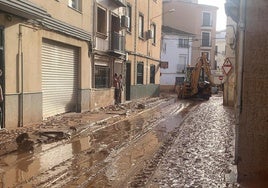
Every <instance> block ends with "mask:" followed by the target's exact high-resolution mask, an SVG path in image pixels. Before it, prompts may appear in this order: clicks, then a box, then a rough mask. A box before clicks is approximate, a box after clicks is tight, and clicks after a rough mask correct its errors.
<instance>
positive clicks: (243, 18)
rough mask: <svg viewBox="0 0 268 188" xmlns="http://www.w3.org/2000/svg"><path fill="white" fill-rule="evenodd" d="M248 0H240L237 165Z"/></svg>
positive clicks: (236, 109)
mask: <svg viewBox="0 0 268 188" xmlns="http://www.w3.org/2000/svg"><path fill="white" fill-rule="evenodd" d="M245 8H246V0H240V9H239V15H240V16H239V23H238V30H239V39H238V41H239V44H238V52H237V54H238V57H237V90H236V92H237V102H236V106H235V115H236V118H235V119H236V146H235V163H236V164H238V140H239V138H238V136H239V126H240V125H239V124H240V114H241V112H242V84H243V80H242V79H243V63H244V43H245V26H246V15H245V13H246V9H245Z"/></svg>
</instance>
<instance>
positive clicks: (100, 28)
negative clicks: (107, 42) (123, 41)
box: [97, 7, 107, 36]
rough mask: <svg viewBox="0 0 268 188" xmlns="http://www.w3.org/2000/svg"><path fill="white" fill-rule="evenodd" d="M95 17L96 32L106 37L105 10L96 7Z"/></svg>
mask: <svg viewBox="0 0 268 188" xmlns="http://www.w3.org/2000/svg"><path fill="white" fill-rule="evenodd" d="M97 12H98V14H97V15H98V16H97V32H98V33H99V34H102V35H104V36H106V35H107V15H106V10H105V9H103V8H100V7H98V10H97Z"/></svg>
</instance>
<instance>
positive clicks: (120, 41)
mask: <svg viewBox="0 0 268 188" xmlns="http://www.w3.org/2000/svg"><path fill="white" fill-rule="evenodd" d="M110 50H111V51H112V52H115V53H119V54H124V53H125V36H123V35H121V34H119V33H117V32H113V33H111V43H110Z"/></svg>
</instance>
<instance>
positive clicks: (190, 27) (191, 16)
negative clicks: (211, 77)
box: [163, 0, 218, 69]
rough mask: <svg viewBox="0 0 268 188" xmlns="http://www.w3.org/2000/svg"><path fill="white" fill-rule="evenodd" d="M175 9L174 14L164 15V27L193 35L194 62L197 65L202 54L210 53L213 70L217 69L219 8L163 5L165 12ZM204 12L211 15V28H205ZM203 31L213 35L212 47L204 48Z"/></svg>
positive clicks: (175, 0)
mask: <svg viewBox="0 0 268 188" xmlns="http://www.w3.org/2000/svg"><path fill="white" fill-rule="evenodd" d="M171 9H175V10H176V11H175V12H173V13H172V14H164V15H163V25H165V26H170V27H172V28H175V29H179V30H182V31H185V32H188V33H193V34H194V35H196V38H193V45H192V58H191V59H192V62H191V65H193V66H194V65H195V64H196V62H197V60H198V57H200V56H201V52H209V56H210V58H209V60H210V63H211V68H212V69H215V68H216V67H215V37H216V18H217V15H216V13H217V9H218V8H217V7H214V6H208V5H201V4H197V3H190V2H183V1H179V0H170V1H166V2H164V3H163V12H167V11H168V10H171ZM203 12H208V13H210V14H211V18H212V20H211V26H210V27H204V26H202V25H203ZM202 31H204V32H209V33H210V34H211V35H210V36H211V46H210V47H202V46H201V44H202Z"/></svg>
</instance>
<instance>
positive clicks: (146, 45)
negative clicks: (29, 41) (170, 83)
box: [125, 0, 162, 100]
mask: <svg viewBox="0 0 268 188" xmlns="http://www.w3.org/2000/svg"><path fill="white" fill-rule="evenodd" d="M126 16H127V17H128V18H129V26H128V28H127V30H126V41H127V42H126V53H127V58H126V77H125V78H126V91H125V92H126V99H127V100H132V99H137V98H141V97H149V96H158V95H159V84H160V68H159V64H160V43H161V26H162V0H143V1H140V0H127V8H126Z"/></svg>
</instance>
